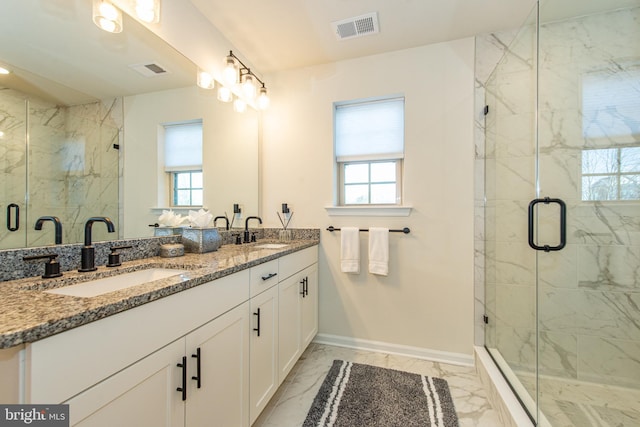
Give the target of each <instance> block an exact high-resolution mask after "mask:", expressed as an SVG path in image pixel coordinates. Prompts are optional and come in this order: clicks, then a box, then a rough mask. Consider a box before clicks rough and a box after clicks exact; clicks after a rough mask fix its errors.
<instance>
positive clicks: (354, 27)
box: [331, 12, 380, 40]
mask: <svg viewBox="0 0 640 427" xmlns="http://www.w3.org/2000/svg"><path fill="white" fill-rule="evenodd" d="M331 26H332V28H333V30H334V32H335V34H336V38H337V39H338V40H346V39H352V38H355V37H362V36H367V35H369V34H376V33H378V32H379V31H380V29H379V26H378V14H377V13H376V12H372V13H367V14H366V15H360V16H355V17H353V18H349V19H343V20H342V21H335V22H332V23H331Z"/></svg>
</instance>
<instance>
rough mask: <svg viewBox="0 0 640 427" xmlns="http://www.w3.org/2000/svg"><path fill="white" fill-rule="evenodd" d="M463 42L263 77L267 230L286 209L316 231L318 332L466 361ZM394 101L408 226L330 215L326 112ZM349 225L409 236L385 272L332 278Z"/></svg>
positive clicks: (469, 297) (467, 49)
mask: <svg viewBox="0 0 640 427" xmlns="http://www.w3.org/2000/svg"><path fill="white" fill-rule="evenodd" d="M473 64H474V41H473V39H472V38H468V39H463V40H457V41H452V42H446V43H440V44H436V45H429V46H424V47H419V48H414V49H408V50H403V51H395V52H391V53H386V54H382V55H375V56H370V57H364V58H359V59H354V60H348V61H341V62H337V63H332V64H326V65H320V66H314V67H309V68H303V69H296V70H289V71H283V72H279V73H276V74H274V75H271V76H269V77H268V82H269V89H270V94H271V98H272V106H271V107H270V109H269V110H268V111H267V112H265V113H264V114H263V134H262V136H263V141H262V160H261V168H262V171H261V181H262V194H261V196H262V212H263V220H264V222H265V226H273V227H277V226H279V222H278V219H277V217H276V214H275V212H276V211H278V210H280V204H281V203H283V202H287V203H289V205H290V206H291V208H292V209H293V211H294V212H295V215H294V217H293V220H292V224H291V226H292V227H297V228H299V227H320V228H321V229H322V230H323V232H322V235H321V251H320V253H321V255H320V270H319V274H320V334H329V335H337V336H341V337H346V338H349V339H360V340H370V341H378V342H382V343H387V344H392V345H398V346H411V347H416V348H419V349H424V350H425V351H426V352H428V351H431V350H435V351H442V352H449V353H454V354H456V355H464V356H466V355H471V354H472V346H473V159H474V146H473V100H474V99H473V90H474V87H473V86H474V83H473V81H474V80H473V79H474V77H473V67H474V65H473ZM391 94H404V96H405V98H406V107H405V116H406V118H405V122H406V126H405V163H404V202H405V204H407V205H410V206H413V210H412V212H411V215H410V216H409V217H401V218H391V217H331V216H329V215H328V213H327V212H326V210H325V209H324V207H325V206H329V205H331V204H332V201H333V193H334V188H333V182H334V162H333V110H332V106H333V102H335V101H344V100H350V99H357V98H368V97H374V96H384V95H391ZM329 225H334V226H336V227H341V226H347V225H353V226H359V227H362V228H366V227H371V226H384V227H390V228H402V227H404V226H408V227H410V228H411V234H409V235H404V234H401V233H399V234H392V235H391V236H390V251H391V255H390V273H389V276H387V277H379V276H373V275H370V274H369V273H368V272H367V268H366V267H367V256H366V250H365V249H366V245H367V240H366V239H367V234H366V233H362V234H361V247H362V248H363V252H364V254H363V257H362V258H363V259H362V260H361V273H360V274H359V275H347V274H344V273H341V272H340V268H339V267H340V265H339V258H340V244H339V243H340V233H339V232H336V233H329V232H327V231H324V229H325V228H326V227H327V226H329Z"/></svg>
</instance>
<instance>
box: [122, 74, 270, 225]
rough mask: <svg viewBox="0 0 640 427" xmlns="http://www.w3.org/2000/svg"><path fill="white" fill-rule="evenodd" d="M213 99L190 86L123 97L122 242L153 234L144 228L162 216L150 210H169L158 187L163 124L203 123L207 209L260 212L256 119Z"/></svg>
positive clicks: (251, 113)
mask: <svg viewBox="0 0 640 427" xmlns="http://www.w3.org/2000/svg"><path fill="white" fill-rule="evenodd" d="M215 95H216V94H215V91H205V90H204V89H199V88H197V87H196V86H193V87H188V88H183V89H174V90H167V91H162V92H153V93H148V94H143V95H136V96H129V97H126V98H125V101H124V116H125V119H124V129H125V130H124V186H123V191H124V195H123V205H124V213H123V216H124V236H125V237H140V236H148V235H153V230H152V229H150V228H149V227H148V224H153V223H154V222H156V221H157V218H158V215H159V214H160V213H162V211H161V210H160V211H158V210H157V209H156V210H152V208H165V209H166V208H167V206H168V203H167V202H168V189H165V190H164V191H163V189H159V184H158V176H159V174H162V173H163V169H164V165H163V164H162V162H161V161H160V160H161V158H159V155H158V131H159V128H160V127H161V125H162V124H164V123H171V122H180V121H187V120H194V119H202V130H203V136H202V137H203V145H202V151H203V153H202V170H203V174H204V208H205V209H209V210H210V211H211V213H212V214H213V215H215V216H218V215H222V214H223V213H224V212H225V211H226V212H227V213H228V215H229V217H231V215H232V213H233V204H234V203H239V204H241V205H242V206H243V208H244V210H243V212H245V213H246V215H255V214H257V213H258V212H259V210H258V209H259V206H258V203H259V202H258V114H257V113H256V112H255V111H254V110H250V109H248V110H247V111H246V112H245V113H242V114H239V113H236V112H234V111H233V108H232V105H231V104H225V103H222V102H220V101H218V100H217V99H216V96H215ZM159 193H160V197H158V194H159ZM162 193H166V194H162ZM162 196H166V197H165V203H161V202H162V201H161V200H160V203H159V200H158V199H159V198H160V199H161V198H162ZM181 213H182V214H184V215H186V214H188V211H182V212H181ZM246 215H245V216H246ZM218 225H223V224H221V223H219V224H218ZM236 225H237V224H234V227H235V226H236ZM241 225H243V224H241Z"/></svg>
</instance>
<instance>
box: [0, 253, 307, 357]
mask: <svg viewBox="0 0 640 427" xmlns="http://www.w3.org/2000/svg"><path fill="white" fill-rule="evenodd" d="M264 243H275V242H271V241H259V242H258V243H252V244H246V245H224V246H222V247H221V248H220V249H218V250H217V251H215V252H209V253H206V254H185V256H182V257H178V258H160V257H153V258H145V259H140V260H136V261H129V262H125V263H123V264H122V266H120V267H115V268H107V267H104V266H101V267H98V270H97V271H94V272H91V273H79V272H77V271H73V272H65V273H64V275H63V276H62V277H59V278H56V279H42V278H40V277H31V278H26V279H20V280H12V281H7V282H1V283H0V307H1V309H0V310H1V312H0V313H1V315H0V349H2V348H9V347H13V346H16V345H20V344H24V343H30V342H33V341H37V340H39V339H42V338H46V337H48V336H51V335H54V334H57V333H60V332H63V331H66V330H68V329H71V328H75V327H77V326H81V325H84V324H87V323H90V322H93V321H95V320H99V319H102V318H105V317H107V316H110V315H113V314H116V313H119V312H121V311H124V310H128V309H130V308H133V307H137V306H139V305H142V304H145V303H147V302H151V301H154V300H157V299H159V298H162V297H165V296H168V295H171V294H174V293H176V292H180V291H183V290H185V289H189V288H192V287H194V286H198V285H201V284H203V283H207V282H210V281H211V280H215V279H219V278H221V277H224V276H227V275H230V274H233V273H236V272H238V271H241V270H244V269H247V268H250V267H253V266H255V265H258V264H262V263H264V262H267V261H270V260H273V259H277V258H279V257H282V256H284V255H288V254H290V253H293V252H296V251H299V250H301V249H305V248H308V247H311V246H315V245H317V244H318V243H319V242H318V240H294V241H291V242H289V244H287V246H285V247H283V248H277V249H264V248H259V247H257V246H260V245H261V244H264ZM153 267H160V268H179V269H184V270H187V272H186V273H183V274H181V275H179V276H172V277H168V278H166V279H161V280H155V281H153V282H149V283H145V284H142V285H137V286H132V287H130V288H127V289H123V290H119V291H113V292H109V293H106V294H102V295H98V296H95V297H90V298H84V297H74V296H68V295H58V294H50V293H45V292H43V291H45V290H47V289H53V288H58V287H61V286H67V285H71V284H74V283H79V282H83V281H87V280H92V279H97V278H102V277H108V276H113V275H116V274H119V273H124V272H130V271H136V270H142V269H146V268H153ZM248 285H249V284H247V296H248V289H249V286H248Z"/></svg>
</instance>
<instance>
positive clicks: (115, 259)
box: [107, 245, 133, 267]
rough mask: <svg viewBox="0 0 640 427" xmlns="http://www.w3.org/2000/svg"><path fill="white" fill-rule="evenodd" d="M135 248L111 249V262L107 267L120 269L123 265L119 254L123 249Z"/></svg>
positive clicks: (118, 247) (120, 247)
mask: <svg viewBox="0 0 640 427" xmlns="http://www.w3.org/2000/svg"><path fill="white" fill-rule="evenodd" d="M132 247H133V246H130V245H129V246H113V247H111V253H110V254H109V262H108V263H107V267H119V266H121V265H122V262H120V254H119V253H118V251H119V250H121V249H131V248H132Z"/></svg>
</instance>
